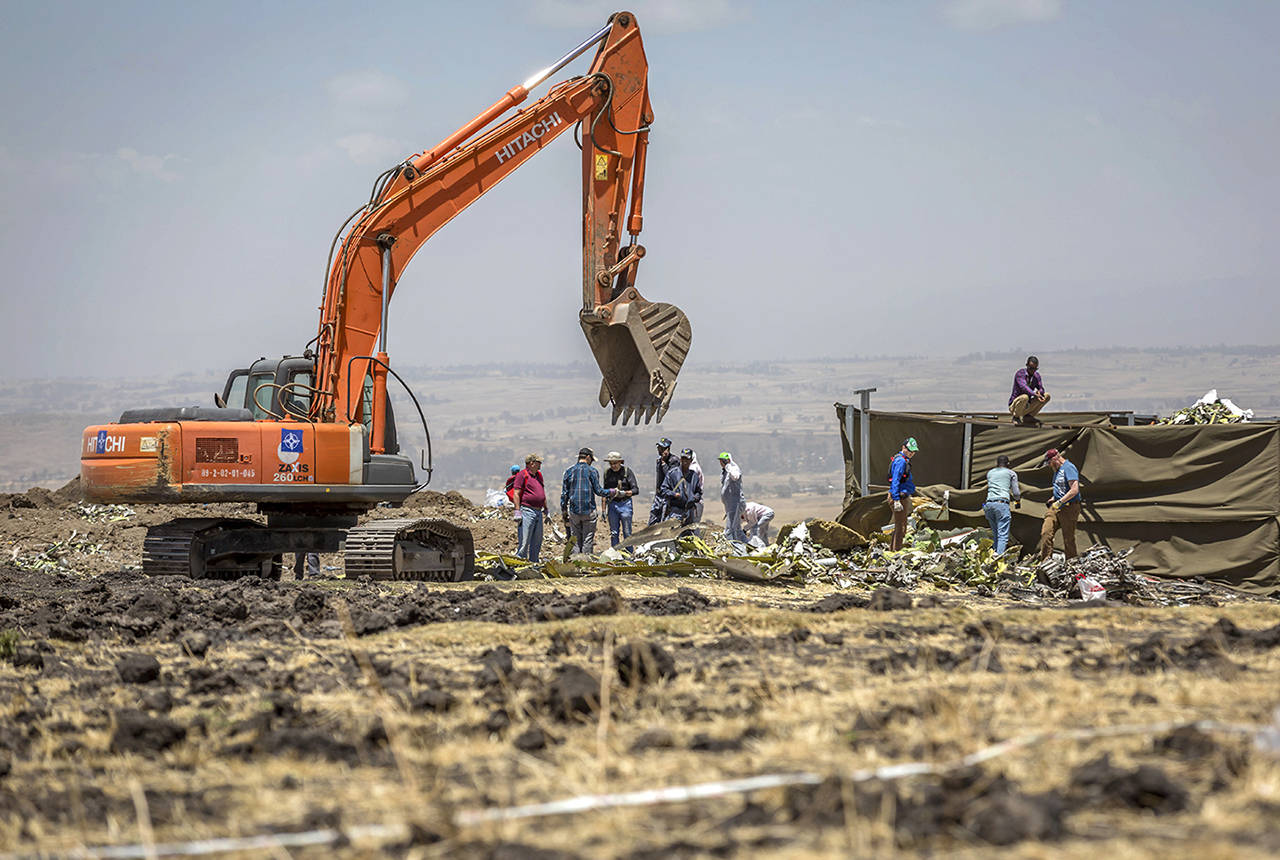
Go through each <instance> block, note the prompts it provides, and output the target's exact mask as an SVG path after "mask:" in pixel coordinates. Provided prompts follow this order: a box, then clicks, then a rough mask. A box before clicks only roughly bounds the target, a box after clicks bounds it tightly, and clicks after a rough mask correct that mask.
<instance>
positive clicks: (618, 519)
mask: <svg viewBox="0 0 1280 860" xmlns="http://www.w3.org/2000/svg"><path fill="white" fill-rule="evenodd" d="M607 513H608V515H609V546H617V545H618V541H619V540H625V539H627V538H629V537H631V517H632V507H631V499H629V498H626V499H623V500H622V501H620V502H609V504H608V509H607ZM619 533H621V537H619Z"/></svg>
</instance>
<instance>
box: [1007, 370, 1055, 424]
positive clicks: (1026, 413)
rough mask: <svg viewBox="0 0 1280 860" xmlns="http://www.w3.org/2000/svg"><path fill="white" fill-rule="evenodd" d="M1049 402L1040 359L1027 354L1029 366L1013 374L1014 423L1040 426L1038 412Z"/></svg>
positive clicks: (1010, 407) (1010, 404)
mask: <svg viewBox="0 0 1280 860" xmlns="http://www.w3.org/2000/svg"><path fill="white" fill-rule="evenodd" d="M1048 402H1049V395H1048V394H1047V393H1046V392H1045V390H1044V381H1043V380H1042V379H1040V359H1038V358H1036V357H1035V356H1034V355H1028V356H1027V366H1026V367H1024V368H1021V369H1020V370H1019V371H1018V372H1017V373H1015V374H1014V375H1013V392H1012V393H1011V394H1010V395H1009V414H1011V415H1012V416H1013V423H1014V424H1021V425H1022V426H1024V427H1039V426H1040V419H1039V418H1036V413H1037V412H1039V411H1040V410H1041V409H1043V408H1044V407H1045V404H1046V403H1048Z"/></svg>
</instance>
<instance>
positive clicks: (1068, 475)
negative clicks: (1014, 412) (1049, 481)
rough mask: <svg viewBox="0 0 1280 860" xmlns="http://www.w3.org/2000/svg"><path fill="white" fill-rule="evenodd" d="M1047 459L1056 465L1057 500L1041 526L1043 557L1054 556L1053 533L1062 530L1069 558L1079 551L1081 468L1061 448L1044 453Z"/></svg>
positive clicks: (1050, 507)
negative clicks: (1063, 453) (1077, 528)
mask: <svg viewBox="0 0 1280 860" xmlns="http://www.w3.org/2000/svg"><path fill="white" fill-rule="evenodd" d="M1044 459H1045V462H1046V463H1048V464H1049V465H1050V466H1051V467H1053V470H1054V472H1053V501H1052V502H1051V503H1050V505H1049V507H1048V508H1047V509H1046V510H1045V512H1044V523H1043V524H1042V525H1041V526H1040V560H1041V561H1045V560H1046V559H1048V558H1049V556H1051V555H1053V536H1054V534H1055V533H1056V532H1057V531H1058V529H1062V548H1063V549H1064V550H1066V555H1067V558H1068V559H1072V558H1075V557H1076V556H1077V555H1079V553H1078V552H1076V521H1077V520H1079V519H1080V470H1079V469H1077V468H1076V467H1075V464H1074V463H1072V462H1071V461H1070V460H1068V459H1067V458H1066V457H1064V456H1062V454H1061V453H1059V452H1058V449H1057V448H1050V449H1049V450H1048V451H1046V452H1045V454H1044Z"/></svg>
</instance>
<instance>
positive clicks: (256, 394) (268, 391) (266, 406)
mask: <svg viewBox="0 0 1280 860" xmlns="http://www.w3.org/2000/svg"><path fill="white" fill-rule="evenodd" d="M275 381H276V375H275V374H274V373H271V372H270V371H268V372H267V373H252V374H250V375H249V392H250V396H251V397H252V398H253V404H252V406H251V407H250V408H252V409H253V417H254V419H255V420H262V419H263V418H270V417H271V395H272V392H273V391H275V388H274V387H273V386H271V385H266V383H272V382H275ZM260 385H266V387H265V388H259V387H258V386H260Z"/></svg>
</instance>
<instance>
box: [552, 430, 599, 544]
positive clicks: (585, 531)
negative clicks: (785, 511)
mask: <svg viewBox="0 0 1280 860" xmlns="http://www.w3.org/2000/svg"><path fill="white" fill-rule="evenodd" d="M595 459H596V453H595V452H594V451H592V450H591V449H590V448H583V449H582V450H581V451H579V452H578V462H576V463H574V464H573V465H572V466H570V467H569V468H567V469H565V470H564V483H563V484H562V485H561V488H560V516H561V518H562V519H563V520H564V530H565V531H566V532H568V534H569V536H570V537H571V538H573V551H574V552H582V553H586V554H587V555H591V553H593V552H595V548H596V521H597V520H598V519H599V517H598V515H597V514H596V496H600V497H601V498H604V497H605V496H606V495H607V494H606V493H605V491H604V487H602V486H600V474H599V473H598V472H596V470H595V467H594V466H592V465H591V464H592V463H594V462H595Z"/></svg>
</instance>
